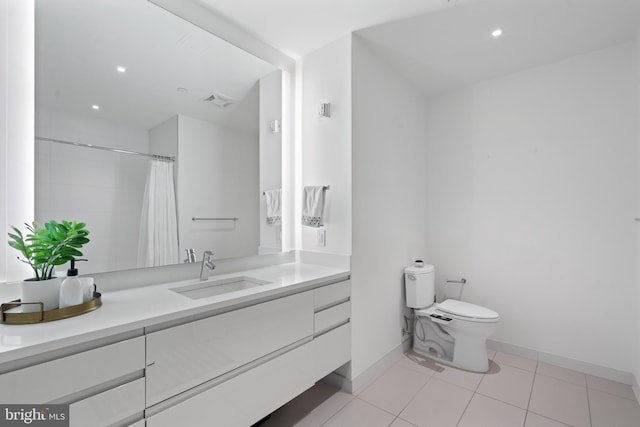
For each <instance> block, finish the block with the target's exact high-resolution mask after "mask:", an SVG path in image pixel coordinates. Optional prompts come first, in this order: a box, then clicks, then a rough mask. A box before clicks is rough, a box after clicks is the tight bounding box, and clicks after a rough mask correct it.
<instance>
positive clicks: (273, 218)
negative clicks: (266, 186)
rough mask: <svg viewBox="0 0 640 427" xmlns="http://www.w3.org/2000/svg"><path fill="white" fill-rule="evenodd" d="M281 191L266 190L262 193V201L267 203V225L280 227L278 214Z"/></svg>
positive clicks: (280, 220) (279, 215)
mask: <svg viewBox="0 0 640 427" xmlns="http://www.w3.org/2000/svg"><path fill="white" fill-rule="evenodd" d="M281 197H282V190H281V189H277V190H267V191H265V192H264V200H265V202H266V203H267V224H269V225H280V224H281V223H282V217H281V213H280V206H281Z"/></svg>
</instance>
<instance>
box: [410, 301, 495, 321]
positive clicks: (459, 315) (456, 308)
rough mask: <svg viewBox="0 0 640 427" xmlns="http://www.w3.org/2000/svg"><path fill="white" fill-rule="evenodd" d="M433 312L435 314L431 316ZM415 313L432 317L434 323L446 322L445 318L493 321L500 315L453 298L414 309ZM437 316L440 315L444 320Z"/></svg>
mask: <svg viewBox="0 0 640 427" xmlns="http://www.w3.org/2000/svg"><path fill="white" fill-rule="evenodd" d="M434 314H435V315H436V316H433V315H434ZM416 315H417V316H420V317H432V320H434V321H435V322H436V323H448V320H447V319H456V320H463V321H467V322H476V323H495V322H497V321H498V320H500V315H499V314H498V313H496V312H495V311H493V310H491V309H488V308H486V307H482V306H480V305H475V304H470V303H468V302H464V301H458V300H453V299H448V300H446V301H443V302H441V303H440V304H434V305H432V306H431V307H427V308H425V309H422V310H416ZM438 316H442V317H443V319H444V321H443V320H442V319H440V318H439V317H438ZM433 317H435V319H433Z"/></svg>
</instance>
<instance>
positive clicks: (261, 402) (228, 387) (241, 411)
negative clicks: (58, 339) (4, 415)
mask: <svg viewBox="0 0 640 427" xmlns="http://www.w3.org/2000/svg"><path fill="white" fill-rule="evenodd" d="M342 277H344V278H345V279H347V280H343V281H340V282H335V280H336V279H335V278H334V280H333V282H328V283H327V282H325V284H323V283H322V282H315V283H313V284H309V285H307V286H306V287H304V288H298V289H296V288H295V287H291V288H284V289H283V290H282V292H280V293H271V294H267V293H265V294H260V293H258V294H256V295H255V297H254V298H253V299H246V298H245V299H243V300H241V301H242V302H233V300H230V302H229V305H227V306H223V307H220V308H217V309H216V311H212V312H210V313H207V312H200V313H198V318H197V320H196V319H189V318H188V317H180V316H174V317H173V318H172V319H171V320H165V322H171V323H162V324H159V323H154V322H153V321H150V322H148V323H147V324H146V325H144V326H140V325H139V324H138V326H137V328H138V329H131V330H120V331H119V332H118V335H116V336H111V337H104V336H103V337H101V338H96V340H95V341H92V342H82V341H80V342H78V341H76V343H77V344H78V345H79V346H81V347H78V348H76V349H75V350H74V347H73V346H72V345H69V347H67V348H61V349H57V350H56V352H55V354H53V353H52V354H47V353H46V352H42V353H35V354H33V355H31V356H30V357H31V359H30V360H29V361H27V360H20V359H18V358H16V359H15V360H12V361H8V362H5V363H3V364H2V365H0V402H2V403H3V404H12V403H16V404H41V403H50V404H59V403H65V404H69V415H70V417H69V419H70V426H71V427H86V426H91V427H101V426H105V427H106V426H109V427H121V426H129V427H165V426H166V427H175V426H181V425H184V426H189V427H197V426H207V427H209V426H224V427H234V426H238V427H248V426H250V425H252V424H254V423H255V422H257V421H259V420H260V419H262V418H264V417H265V416H267V415H268V414H269V413H271V412H273V411H274V410H276V409H278V408H279V407H280V406H282V405H284V404H285V403H286V402H288V401H289V400H291V399H293V398H294V397H296V396H297V395H299V394H300V393H302V392H303V391H305V390H306V389H308V388H309V387H311V386H312V385H313V384H314V383H315V382H317V381H318V380H320V379H321V378H323V377H324V376H326V375H328V374H329V373H331V372H332V371H334V370H336V369H337V368H339V367H340V366H342V365H344V364H345V363H347V362H348V361H349V360H350V359H351V326H350V316H351V313H350V312H351V302H350V290H351V288H350V281H349V280H348V276H346V275H345V276H342ZM327 281H328V280H327ZM167 292H170V291H167ZM185 316H186V315H185ZM206 316H209V317H206ZM76 320H78V321H79V320H81V319H76ZM60 325H62V326H64V325H63V323H60ZM30 326H31V325H30ZM32 326H33V328H38V325H32ZM143 328H144V329H143ZM31 330H32V331H37V329H31Z"/></svg>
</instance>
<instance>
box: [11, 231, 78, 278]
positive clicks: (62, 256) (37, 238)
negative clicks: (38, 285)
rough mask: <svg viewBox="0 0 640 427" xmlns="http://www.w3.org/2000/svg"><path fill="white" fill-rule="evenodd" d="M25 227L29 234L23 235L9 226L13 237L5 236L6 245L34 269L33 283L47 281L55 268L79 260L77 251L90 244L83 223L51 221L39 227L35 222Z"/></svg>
mask: <svg viewBox="0 0 640 427" xmlns="http://www.w3.org/2000/svg"><path fill="white" fill-rule="evenodd" d="M25 226H26V228H27V230H28V231H29V233H27V234H26V235H23V234H22V232H21V231H20V230H19V229H18V228H16V227H14V226H11V228H12V229H13V231H14V233H8V235H9V238H10V239H11V240H9V242H8V243H9V246H11V247H12V248H14V249H16V250H18V251H19V252H20V253H21V254H22V256H23V257H24V258H25V259H26V260H22V259H21V261H23V262H26V263H27V264H29V265H30V266H31V268H33V270H34V272H35V278H36V280H47V279H50V278H51V275H52V273H53V267H54V266H57V265H63V264H66V263H67V262H69V261H71V260H72V259H73V258H77V257H80V256H82V252H80V250H79V249H80V248H82V246H84V245H86V244H87V243H89V238H88V237H87V235H88V234H89V230H86V229H85V226H86V224H85V223H84V222H75V221H65V220H63V221H61V222H56V221H53V220H51V221H49V222H47V223H45V224H44V227H41V226H40V225H39V224H38V223H37V222H35V221H34V222H33V223H32V224H31V225H30V224H25ZM18 259H20V257H18Z"/></svg>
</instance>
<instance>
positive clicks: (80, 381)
mask: <svg viewBox="0 0 640 427" xmlns="http://www.w3.org/2000/svg"><path fill="white" fill-rule="evenodd" d="M144 353H145V348H144V337H138V338H133V339H130V340H127V341H122V342H119V343H116V344H111V345H107V346H104V347H100V348H96V349H93V350H89V351H85V352H82V353H78V354H74V355H71V356H67V357H62V358H60V359H56V360H52V361H50V362H45V363H41V364H38V365H34V366H30V367H28V368H24V369H19V370H17V371H13V372H9V373H6V374H3V375H0V384H2V387H0V402H2V403H48V402H51V401H53V400H56V399H60V398H63V397H65V396H68V395H70V394H73V393H77V392H81V391H82V390H86V389H88V388H91V387H94V386H96V385H100V384H103V383H106V382H107V381H110V380H114V379H117V378H120V377H122V376H125V375H127V374H131V373H134V372H136V371H142V370H143V369H144Z"/></svg>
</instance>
